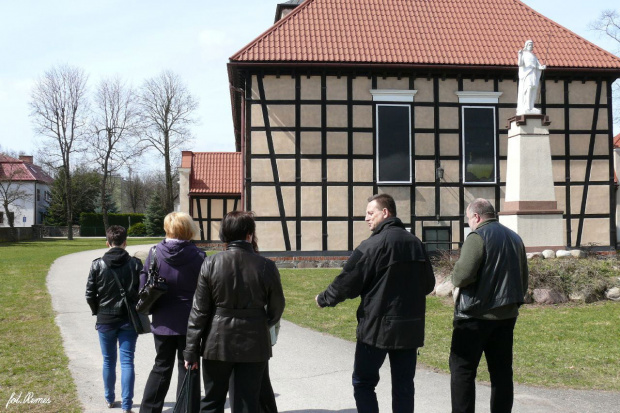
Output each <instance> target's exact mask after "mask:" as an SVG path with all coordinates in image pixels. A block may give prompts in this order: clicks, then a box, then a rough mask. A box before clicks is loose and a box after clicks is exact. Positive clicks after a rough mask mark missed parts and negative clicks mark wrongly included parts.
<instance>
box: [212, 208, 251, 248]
mask: <svg viewBox="0 0 620 413" xmlns="http://www.w3.org/2000/svg"><path fill="white" fill-rule="evenodd" d="M255 232H256V223H255V222H254V213H253V212H249V211H232V212H229V213H228V214H226V216H225V217H224V219H223V220H222V225H221V227H220V240H222V242H226V243H229V242H233V241H238V240H244V241H245V238H246V237H247V236H248V234H252V235H254V233H255Z"/></svg>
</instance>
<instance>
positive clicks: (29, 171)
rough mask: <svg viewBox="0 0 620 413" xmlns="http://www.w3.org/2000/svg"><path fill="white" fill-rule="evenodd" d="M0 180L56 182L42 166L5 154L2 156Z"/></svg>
mask: <svg viewBox="0 0 620 413" xmlns="http://www.w3.org/2000/svg"><path fill="white" fill-rule="evenodd" d="M0 180H12V181H27V182H28V181H32V182H35V181H36V182H45V183H47V184H51V183H52V182H54V179H53V178H52V177H51V176H49V175H48V174H46V173H45V172H43V169H41V167H40V166H38V165H34V164H32V163H28V162H24V161H22V160H21V159H15V158H13V157H10V156H7V155H4V154H0Z"/></svg>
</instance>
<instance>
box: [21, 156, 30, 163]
mask: <svg viewBox="0 0 620 413" xmlns="http://www.w3.org/2000/svg"><path fill="white" fill-rule="evenodd" d="M19 160H20V161H23V162H24V163H29V164H31V163H33V157H32V155H19Z"/></svg>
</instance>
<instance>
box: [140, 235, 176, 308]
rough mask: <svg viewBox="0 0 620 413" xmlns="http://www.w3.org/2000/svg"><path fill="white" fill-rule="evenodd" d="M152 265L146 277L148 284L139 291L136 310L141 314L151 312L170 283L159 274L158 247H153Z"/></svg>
mask: <svg viewBox="0 0 620 413" xmlns="http://www.w3.org/2000/svg"><path fill="white" fill-rule="evenodd" d="M150 255H151V265H150V266H149V272H148V275H147V279H146V284H144V287H142V289H141V290H140V292H139V293H138V304H136V310H137V311H138V313H141V314H150V312H151V307H153V304H155V302H156V301H157V300H158V299H159V297H161V296H162V295H164V294H166V293H167V292H168V284H166V279H165V278H163V277H160V276H159V268H157V253H156V247H153V248H151V254H150Z"/></svg>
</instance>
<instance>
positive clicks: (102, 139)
mask: <svg viewBox="0 0 620 413" xmlns="http://www.w3.org/2000/svg"><path fill="white" fill-rule="evenodd" d="M94 103H95V105H94V106H95V107H94V113H93V118H92V135H91V136H90V137H89V139H88V141H89V147H90V151H89V152H90V154H91V156H90V158H91V159H92V161H93V162H94V163H96V164H97V165H98V168H99V172H100V173H101V186H100V202H101V205H100V207H101V213H102V215H103V226H104V227H105V229H106V230H107V229H108V226H109V224H108V208H107V203H106V199H107V195H108V193H109V192H110V188H109V177H110V176H111V175H112V174H114V173H117V172H118V171H119V170H120V169H121V168H122V167H123V166H125V165H127V164H129V163H130V162H131V161H132V160H133V159H134V158H135V157H137V156H139V155H140V154H141V152H142V150H143V148H142V147H141V145H139V144H138V143H139V142H138V140H139V135H138V130H139V123H140V117H139V108H138V101H137V95H136V93H135V91H134V90H133V89H132V88H131V87H129V86H127V85H126V84H125V83H124V82H123V81H122V80H121V79H120V78H118V77H116V78H113V79H103V80H102V81H101V82H100V83H99V86H98V87H97V91H96V93H95V99H94Z"/></svg>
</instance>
